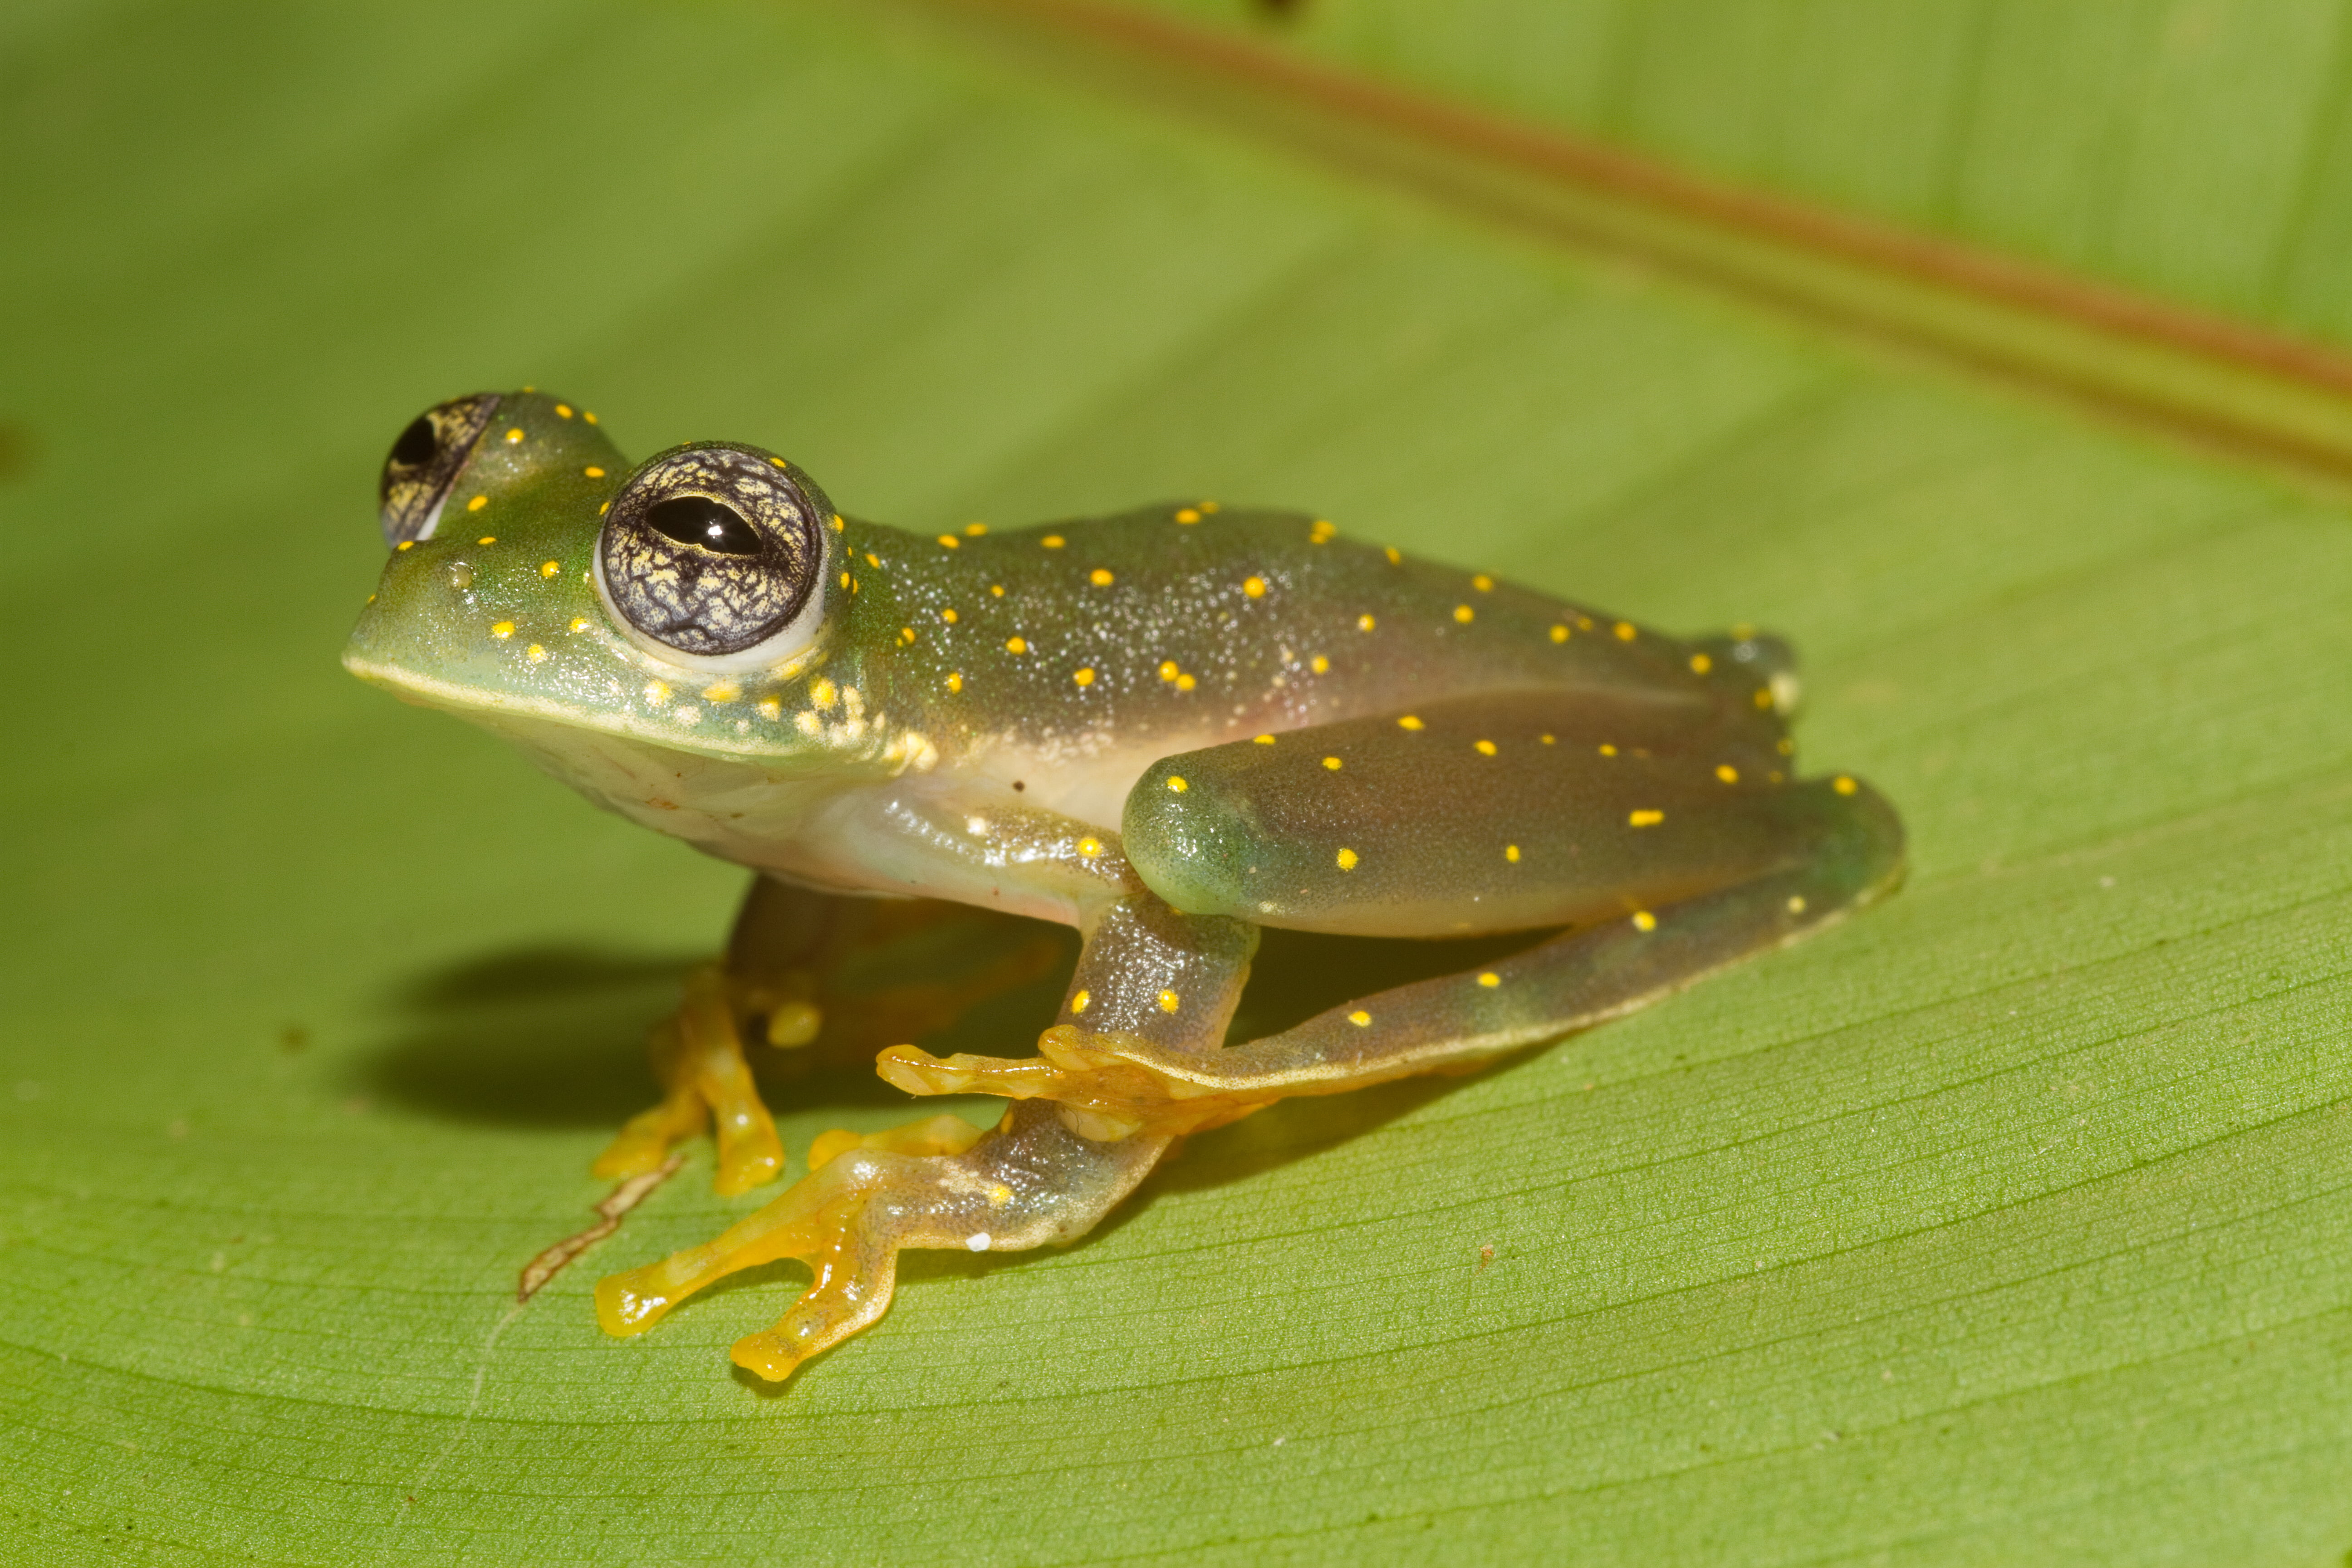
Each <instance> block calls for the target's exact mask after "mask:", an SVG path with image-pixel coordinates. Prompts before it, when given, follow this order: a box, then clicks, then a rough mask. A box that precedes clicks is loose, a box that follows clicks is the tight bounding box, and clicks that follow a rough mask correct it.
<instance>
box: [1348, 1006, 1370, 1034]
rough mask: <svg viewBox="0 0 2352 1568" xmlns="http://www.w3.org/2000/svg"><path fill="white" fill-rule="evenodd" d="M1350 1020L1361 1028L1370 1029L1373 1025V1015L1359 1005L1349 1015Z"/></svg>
mask: <svg viewBox="0 0 2352 1568" xmlns="http://www.w3.org/2000/svg"><path fill="white" fill-rule="evenodd" d="M1348 1022H1349V1023H1350V1024H1353V1025H1355V1026H1356V1027H1358V1028H1359V1029H1368V1028H1370V1027H1371V1023H1372V1016H1371V1015H1370V1013H1367V1012H1365V1011H1364V1010H1363V1009H1362V1008H1361V1007H1359V1008H1357V1009H1356V1010H1355V1011H1354V1012H1352V1013H1350V1014H1349V1015H1348Z"/></svg>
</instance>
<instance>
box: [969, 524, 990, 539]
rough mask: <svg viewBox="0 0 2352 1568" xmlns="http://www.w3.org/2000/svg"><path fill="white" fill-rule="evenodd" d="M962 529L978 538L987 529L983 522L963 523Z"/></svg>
mask: <svg viewBox="0 0 2352 1568" xmlns="http://www.w3.org/2000/svg"><path fill="white" fill-rule="evenodd" d="M963 531H964V532H965V534H966V535H967V536H969V537H971V538H973V539H978V538H979V537H980V536H981V535H982V534H983V533H986V532H987V531H988V524H986V523H984V522H967V523H965V524H964V525H963Z"/></svg>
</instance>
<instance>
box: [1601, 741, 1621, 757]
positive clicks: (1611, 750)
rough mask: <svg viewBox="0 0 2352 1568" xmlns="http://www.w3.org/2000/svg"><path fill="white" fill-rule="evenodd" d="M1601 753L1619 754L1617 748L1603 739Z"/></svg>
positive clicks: (1603, 754)
mask: <svg viewBox="0 0 2352 1568" xmlns="http://www.w3.org/2000/svg"><path fill="white" fill-rule="evenodd" d="M1616 754H1617V748H1616V747H1614V746H1612V745H1611V744H1610V743H1609V742H1606V741H1603V742H1601V755H1602V756H1604V757H1613V756H1615V755H1616Z"/></svg>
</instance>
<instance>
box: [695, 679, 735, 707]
mask: <svg viewBox="0 0 2352 1568" xmlns="http://www.w3.org/2000/svg"><path fill="white" fill-rule="evenodd" d="M742 695H743V689H742V688H741V687H740V686H739V685H737V684H736V683H735V682H733V681H731V680H719V681H714V682H712V683H711V684H710V685H709V686H706V687H704V688H703V689H702V700H704V701H705V702H732V701H734V700H735V699H737V698H738V697H740V696H742Z"/></svg>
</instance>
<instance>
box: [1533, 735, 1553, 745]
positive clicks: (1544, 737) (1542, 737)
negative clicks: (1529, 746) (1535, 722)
mask: <svg viewBox="0 0 2352 1568" xmlns="http://www.w3.org/2000/svg"><path fill="white" fill-rule="evenodd" d="M1536 739H1537V740H1538V741H1541V742H1543V743H1544V744H1545V745H1547V746H1549V745H1550V744H1551V743H1552V741H1553V739H1554V737H1553V736H1550V735H1538V736H1537V737H1536Z"/></svg>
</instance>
